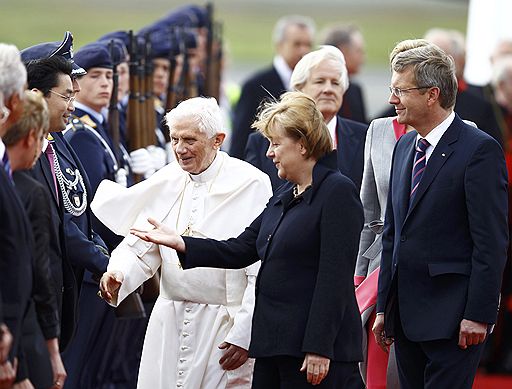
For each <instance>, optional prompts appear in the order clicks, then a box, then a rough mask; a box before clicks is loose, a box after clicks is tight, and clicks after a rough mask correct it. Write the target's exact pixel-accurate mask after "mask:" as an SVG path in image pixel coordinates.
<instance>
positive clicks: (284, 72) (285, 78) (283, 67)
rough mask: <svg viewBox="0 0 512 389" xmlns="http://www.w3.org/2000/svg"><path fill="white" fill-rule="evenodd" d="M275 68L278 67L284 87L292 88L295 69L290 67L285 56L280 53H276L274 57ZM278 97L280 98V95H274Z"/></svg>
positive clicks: (277, 70)
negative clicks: (291, 81)
mask: <svg viewBox="0 0 512 389" xmlns="http://www.w3.org/2000/svg"><path fill="white" fill-rule="evenodd" d="M273 65H274V69H276V72H277V74H278V75H279V78H280V79H281V81H282V82H283V85H284V87H285V88H286V90H290V80H291V78H292V71H293V69H290V67H289V66H288V64H287V63H286V61H285V60H284V58H283V57H281V56H280V55H276V56H275V57H274V62H273ZM274 97H275V98H276V99H278V98H279V96H274Z"/></svg>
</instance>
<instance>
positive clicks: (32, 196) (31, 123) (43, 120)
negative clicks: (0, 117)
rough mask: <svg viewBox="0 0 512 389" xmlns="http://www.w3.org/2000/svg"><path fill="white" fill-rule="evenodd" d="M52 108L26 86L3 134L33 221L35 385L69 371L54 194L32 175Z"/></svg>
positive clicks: (29, 356)
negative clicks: (63, 350) (53, 237)
mask: <svg viewBox="0 0 512 389" xmlns="http://www.w3.org/2000/svg"><path fill="white" fill-rule="evenodd" d="M48 125H49V122H48V108H47V105H46V102H45V100H44V97H43V96H42V95H41V94H40V93H34V92H31V91H25V94H24V108H23V115H22V116H21V118H20V119H19V120H18V121H17V122H16V123H15V124H14V125H12V126H10V127H9V128H8V129H7V132H6V134H5V135H4V137H3V138H2V140H3V142H4V144H5V146H6V149H7V154H8V156H9V162H10V165H11V168H12V170H13V179H14V183H15V187H16V192H17V194H18V196H19V198H20V200H21V201H22V204H23V206H24V208H25V211H26V213H27V216H28V218H29V220H30V224H31V227H32V232H33V236H34V243H35V245H34V247H33V249H34V251H33V253H34V254H33V258H34V266H33V268H34V271H33V280H34V282H33V288H32V294H31V301H30V303H29V306H28V308H27V310H26V312H25V316H24V319H23V332H22V334H23V335H22V337H23V338H22V350H23V354H24V355H23V361H20V363H19V366H20V368H21V369H25V370H26V371H27V372H28V378H29V380H30V382H31V383H32V385H34V387H36V388H50V387H53V386H54V383H55V382H58V383H64V380H65V378H66V372H65V370H64V366H63V364H62V360H61V357H60V353H59V343H58V336H59V334H60V322H59V310H58V307H57V294H58V291H57V290H56V289H55V287H54V283H53V280H52V277H51V273H50V265H49V238H50V234H49V231H48V226H49V225H50V223H51V219H50V198H49V193H48V191H47V189H46V188H45V187H44V186H43V185H42V184H40V183H39V182H38V181H36V180H35V179H34V178H32V177H31V176H30V174H29V171H28V170H27V169H30V168H32V166H33V165H34V163H35V162H36V160H37V158H38V157H39V155H40V154H41V146H42V142H43V139H44V138H46V136H47V135H48Z"/></svg>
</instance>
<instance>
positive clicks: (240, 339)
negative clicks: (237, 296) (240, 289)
mask: <svg viewBox="0 0 512 389" xmlns="http://www.w3.org/2000/svg"><path fill="white" fill-rule="evenodd" d="M260 264H261V263H260V261H258V262H256V263H254V264H252V265H251V266H249V267H246V268H245V274H246V275H247V286H246V288H245V292H244V296H243V298H242V304H241V306H240V309H239V310H238V312H237V313H236V315H235V317H234V323H233V327H232V328H231V330H230V331H229V333H228V336H227V337H226V339H225V341H226V342H227V343H231V344H234V345H236V346H238V347H242V348H243V349H245V350H248V349H249V343H250V342H251V330H252V314H253V312H254V302H255V285H256V277H257V275H258V271H259V269H260Z"/></svg>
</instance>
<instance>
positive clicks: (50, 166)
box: [24, 40, 108, 386]
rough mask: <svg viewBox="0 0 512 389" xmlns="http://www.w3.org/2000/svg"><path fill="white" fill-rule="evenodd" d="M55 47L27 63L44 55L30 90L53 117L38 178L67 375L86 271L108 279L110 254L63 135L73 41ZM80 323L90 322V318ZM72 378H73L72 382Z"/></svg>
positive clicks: (28, 52)
mask: <svg viewBox="0 0 512 389" xmlns="http://www.w3.org/2000/svg"><path fill="white" fill-rule="evenodd" d="M56 43H59V42H56ZM49 45H50V46H49V47H47V48H49V49H50V51H49V52H48V50H46V52H42V51H41V50H39V49H34V48H33V47H32V48H28V49H25V50H24V54H25V56H26V57H38V56H39V55H43V57H42V58H40V59H33V60H31V61H29V62H28V63H27V64H26V67H27V72H28V87H29V89H36V90H39V91H41V92H42V93H43V95H44V97H45V99H46V102H47V105H48V108H49V114H50V132H51V134H50V142H49V144H46V145H44V146H43V153H42V155H41V157H40V158H39V159H38V161H37V162H36V165H35V167H34V169H33V175H34V177H35V178H36V179H37V180H38V181H39V182H41V183H42V184H44V185H45V186H47V187H48V190H49V191H50V193H51V201H50V203H51V220H52V223H51V225H50V226H49V233H50V271H51V273H52V277H53V278H54V280H55V286H56V288H57V290H58V292H59V293H58V300H59V301H58V303H59V308H60V314H61V336H60V348H61V350H63V360H64V363H65V365H66V369H67V365H68V364H69V361H70V360H73V358H74V357H75V356H76V352H77V351H76V350H74V348H73V347H72V346H70V341H71V338H72V337H73V334H74V332H75V329H76V325H77V312H78V310H77V305H78V297H79V295H80V290H81V286H82V280H83V278H84V271H85V270H86V269H87V270H88V271H89V272H91V273H93V274H101V273H103V272H104V271H105V269H106V266H107V263H108V250H107V249H106V245H105V243H104V242H103V241H102V239H101V238H100V237H99V235H98V234H96V233H95V232H94V231H93V228H92V224H91V218H92V213H91V211H90V208H89V203H90V201H91V199H92V197H91V192H92V190H91V186H90V184H89V180H88V177H87V175H86V173H85V170H84V168H83V167H82V164H81V163H80V160H79V159H78V157H77V155H76V154H75V152H74V151H73V149H72V148H71V146H70V145H69V144H68V142H67V141H66V140H65V139H64V136H63V135H62V133H61V132H62V131H63V130H64V129H65V127H66V124H67V121H68V119H69V117H70V115H71V113H72V112H73V110H74V106H73V100H74V96H75V89H76V88H77V87H75V86H74V85H73V81H72V78H71V75H72V71H73V64H72V63H71V61H70V60H69V59H67V58H66V56H65V55H62V52H63V51H67V50H66V49H62V47H64V46H65V47H67V48H68V49H69V48H70V45H71V41H70V40H67V41H65V42H63V45H62V47H61V45H53V43H51V44H49ZM34 50H35V52H34ZM82 70H83V69H82ZM81 303H82V302H81ZM80 320H87V317H85V318H84V317H82V318H80ZM68 374H69V373H68ZM71 378H72V377H71V376H68V381H69V380H70V379H71ZM57 384H58V385H57ZM61 385H62V382H56V383H55V386H61Z"/></svg>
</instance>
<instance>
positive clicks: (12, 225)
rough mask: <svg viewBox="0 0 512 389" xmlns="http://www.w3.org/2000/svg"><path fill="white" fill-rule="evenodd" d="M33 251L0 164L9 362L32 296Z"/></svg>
mask: <svg viewBox="0 0 512 389" xmlns="http://www.w3.org/2000/svg"><path fill="white" fill-rule="evenodd" d="M6 152H7V151H6ZM33 247H34V242H33V236H32V228H31V227H30V222H29V221H28V218H27V215H26V213H25V211H24V209H23V205H22V204H21V201H20V199H19V197H18V195H17V194H16V192H15V189H14V184H13V183H12V182H11V181H10V179H9V178H8V177H7V174H6V173H5V171H4V167H3V164H2V162H0V298H1V300H2V301H1V303H2V304H1V305H2V311H3V312H2V314H3V317H0V321H2V322H3V323H5V324H6V325H7V327H9V330H10V331H11V334H12V336H13V343H12V347H11V351H10V354H9V355H10V359H11V360H13V357H15V356H17V355H18V352H19V345H20V339H21V324H22V321H23V317H24V315H25V311H26V309H27V306H28V302H29V299H30V295H31V292H32V271H33V267H32V266H33V251H32V250H33Z"/></svg>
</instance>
